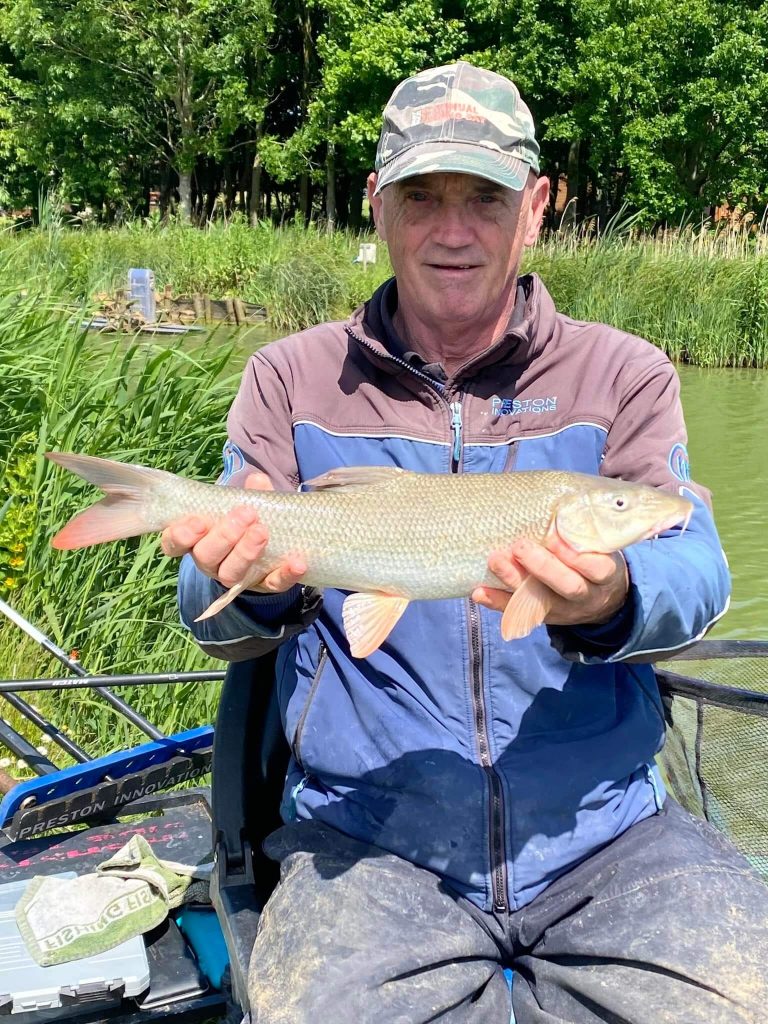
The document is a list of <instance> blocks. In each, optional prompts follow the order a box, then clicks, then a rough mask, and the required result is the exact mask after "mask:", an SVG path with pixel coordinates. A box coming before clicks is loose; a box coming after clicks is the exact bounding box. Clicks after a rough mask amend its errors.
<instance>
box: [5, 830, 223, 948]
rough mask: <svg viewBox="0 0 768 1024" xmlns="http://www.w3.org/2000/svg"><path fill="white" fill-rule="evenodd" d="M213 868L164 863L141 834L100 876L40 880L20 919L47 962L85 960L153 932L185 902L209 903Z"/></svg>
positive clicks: (21, 903)
mask: <svg viewBox="0 0 768 1024" xmlns="http://www.w3.org/2000/svg"><path fill="white" fill-rule="evenodd" d="M210 869H211V865H210V864H205V865H195V866H194V867H190V866H188V865H184V864H176V863H174V862H172V861H162V860H158V858H157V857H156V856H155V855H154V853H153V852H152V848H151V846H150V845H149V843H148V842H147V841H146V839H144V837H143V836H139V835H135V836H132V837H131V839H130V840H129V842H128V843H126V845H125V846H124V847H123V848H122V849H121V850H118V852H117V853H116V854H115V855H114V856H113V857H110V859H109V860H108V861H105V862H104V863H103V864H99V866H98V867H97V868H96V874H88V875H81V876H80V877H79V878H55V877H47V878H46V877H42V878H41V877H37V878H33V879H32V881H31V882H30V884H29V885H28V886H27V888H26V890H25V892H24V895H23V896H22V898H21V899H20V900H19V903H18V904H17V906H16V923H17V925H18V927H19V931H20V932H21V934H22V937H23V938H24V941H25V943H26V944H27V948H28V949H29V951H30V953H31V954H32V956H33V957H34V958H35V960H36V961H37V963H39V964H40V965H41V966H42V967H50V966H51V965H52V964H62V963H66V962H67V961H69V960H79V959H80V958H81V957H84V956H92V955H93V954H94V953H100V952H103V951H104V950H107V949H112V948H113V946H117V945H119V944H120V943H121V942H125V941H126V940H127V939H130V938H132V937H133V936H134V935H143V934H144V932H148V931H151V929H152V928H154V927H156V925H158V924H160V922H161V921H163V920H165V918H166V917H167V915H168V911H169V910H170V909H173V908H174V907H178V906H181V904H182V903H191V902H194V901H197V902H207V901H208V879H209V878H210Z"/></svg>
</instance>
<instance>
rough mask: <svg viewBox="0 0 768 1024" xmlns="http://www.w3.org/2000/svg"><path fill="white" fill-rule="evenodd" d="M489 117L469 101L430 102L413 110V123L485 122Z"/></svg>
mask: <svg viewBox="0 0 768 1024" xmlns="http://www.w3.org/2000/svg"><path fill="white" fill-rule="evenodd" d="M486 120H487V118H485V117H483V115H482V114H481V113H480V112H479V111H478V109H477V107H473V106H471V105H470V104H469V103H450V102H448V101H446V102H445V103H430V104H429V106H427V107H417V108H416V109H415V110H414V111H413V120H412V123H413V124H442V123H443V122H444V121H476V122H477V123H478V124H483V122H484V121H486Z"/></svg>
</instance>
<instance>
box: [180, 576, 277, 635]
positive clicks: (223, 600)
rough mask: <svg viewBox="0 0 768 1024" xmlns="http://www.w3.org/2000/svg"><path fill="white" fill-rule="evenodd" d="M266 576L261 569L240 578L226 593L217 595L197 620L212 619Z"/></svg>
mask: <svg viewBox="0 0 768 1024" xmlns="http://www.w3.org/2000/svg"><path fill="white" fill-rule="evenodd" d="M263 578H264V570H263V569H261V570H259V572H258V573H252V574H251V575H249V576H246V577H245V578H244V579H242V580H240V582H239V583H236V584H235V585H234V586H233V587H230V588H229V590H228V591H227V592H226V594H222V595H221V597H217V598H216V600H215V601H214V602H213V604H209V605H208V607H207V608H206V609H205V611H204V612H203V613H202V615H198V616H197V618H196V619H195V622H205V620H206V619H212V618H213V616H214V615H216V614H217V613H218V612H220V611H221V610H222V608H226V607H227V605H228V604H231V603H232V602H233V601H234V600H235V598H236V597H239V596H240V594H242V592H243V591H244V590H248V589H249V587H252V586H253V585H254V583H258V582H259V581H260V580H262V579H263Z"/></svg>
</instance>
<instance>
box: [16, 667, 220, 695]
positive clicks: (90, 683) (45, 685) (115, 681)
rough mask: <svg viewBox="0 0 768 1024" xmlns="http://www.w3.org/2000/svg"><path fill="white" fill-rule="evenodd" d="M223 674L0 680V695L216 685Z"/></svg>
mask: <svg viewBox="0 0 768 1024" xmlns="http://www.w3.org/2000/svg"><path fill="white" fill-rule="evenodd" d="M225 675H226V673H225V672H222V671H220V670H216V671H210V672H156V673H151V674H144V675H133V676H85V677H81V678H78V679H70V678H62V679H0V693H1V694H9V693H24V692H31V691H35V690H81V689H84V688H91V687H97V688H99V692H101V689H100V687H101V686H102V685H103V684H104V683H110V684H111V685H112V686H156V685H157V684H159V683H167V684H170V685H171V686H174V685H177V684H179V683H220V682H222V681H223V680H224V677H225Z"/></svg>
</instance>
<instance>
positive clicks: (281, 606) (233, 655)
mask: <svg viewBox="0 0 768 1024" xmlns="http://www.w3.org/2000/svg"><path fill="white" fill-rule="evenodd" d="M225 591H226V588H225V587H223V586H222V585H221V584H220V583H219V582H218V581H217V580H213V579H211V578H210V577H208V576H206V575H205V574H204V573H202V572H200V570H199V569H198V568H197V566H196V565H195V563H194V561H193V560H192V558H191V557H190V556H189V555H186V556H185V557H184V558H183V559H182V561H181V565H180V567H179V585H178V596H179V614H180V618H181V622H182V624H183V625H184V626H186V627H187V629H189V630H190V632H191V633H192V635H193V636H194V638H195V640H197V642H198V643H199V644H200V646H201V647H202V648H203V650H204V651H205V652H206V653H207V654H211V655H213V656H214V657H216V658H223V659H224V660H226V661H242V660H244V659H246V658H252V657H258V656H260V655H262V654H265V653H266V652H267V651H268V650H270V649H273V648H274V647H276V646H277V645H278V644H280V643H282V641H283V640H286V639H288V637H289V636H293V635H294V634H296V633H300V632H302V631H303V630H304V629H306V627H307V626H308V625H309V624H310V623H311V622H313V621H314V619H315V618H317V615H318V614H319V612H320V607H321V605H322V594H321V593H320V591H317V590H314V589H313V588H311V587H302V586H299V585H297V586H295V587H292V588H291V590H289V591H286V592H285V593H284V594H264V595H261V594H254V593H244V594H241V595H240V596H239V597H236V598H235V600H234V601H232V603H231V604H229V605H227V607H226V608H222V610H221V611H220V612H219V613H218V614H217V615H214V616H213V617H212V618H210V619H206V620H205V621H204V622H195V619H196V618H197V617H198V616H199V615H201V614H202V613H203V612H204V611H205V609H206V608H207V607H208V606H209V605H210V604H211V603H212V602H213V601H215V600H216V598H217V597H220V596H221V595H222V594H224V593H225Z"/></svg>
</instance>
